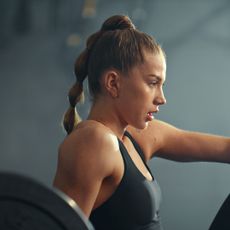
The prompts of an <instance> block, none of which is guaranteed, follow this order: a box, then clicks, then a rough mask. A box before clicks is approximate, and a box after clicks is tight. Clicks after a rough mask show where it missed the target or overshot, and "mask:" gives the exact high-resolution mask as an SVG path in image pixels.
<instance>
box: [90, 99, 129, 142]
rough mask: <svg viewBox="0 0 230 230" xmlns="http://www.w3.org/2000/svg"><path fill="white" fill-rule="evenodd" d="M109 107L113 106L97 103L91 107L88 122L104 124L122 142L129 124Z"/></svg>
mask: <svg viewBox="0 0 230 230" xmlns="http://www.w3.org/2000/svg"><path fill="white" fill-rule="evenodd" d="M108 105H111V103H105V102H103V101H98V102H95V103H94V104H93V105H92V107H91V110H90V113H89V116H88V118H87V120H95V121H98V122H100V123H102V124H103V125H105V126H106V127H108V128H109V129H110V130H111V131H112V132H113V133H114V135H116V136H117V137H118V138H119V139H120V140H122V139H123V136H124V132H125V130H126V128H127V124H126V123H125V122H123V121H122V119H121V118H120V116H119V113H118V112H117V111H116V109H115V108H114V107H113V106H108Z"/></svg>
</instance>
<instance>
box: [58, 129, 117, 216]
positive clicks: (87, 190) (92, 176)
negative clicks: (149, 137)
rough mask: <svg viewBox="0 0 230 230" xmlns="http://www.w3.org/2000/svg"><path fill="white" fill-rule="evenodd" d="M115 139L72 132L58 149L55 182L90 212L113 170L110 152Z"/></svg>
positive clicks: (83, 208)
mask: <svg viewBox="0 0 230 230" xmlns="http://www.w3.org/2000/svg"><path fill="white" fill-rule="evenodd" d="M113 145H114V143H112V142H111V140H110V139H109V138H106V137H105V136H103V135H100V136H99V135H96V134H95V133H94V134H91V137H90V139H89V137H88V134H86V135H84V133H83V132H81V136H80V135H76V136H74V135H73V136H72V137H70V138H69V139H68V140H66V143H64V145H62V147H61V148H60V151H59V159H58V168H57V173H56V176H55V180H54V186H55V187H57V188H58V189H60V190H62V191H63V192H64V193H66V194H67V195H68V196H70V197H71V198H72V199H74V200H75V201H76V202H77V204H78V205H79V207H80V208H81V209H82V211H83V212H84V213H85V214H86V215H87V216H89V215H90V213H91V210H92V208H93V205H94V203H95V201H96V198H97V195H98V193H99V191H100V187H101V184H102V181H103V179H104V178H106V177H108V176H110V175H111V174H112V172H113V167H114V164H113V162H112V161H111V158H110V157H108V155H109V154H108V153H109V152H111V150H112V149H113Z"/></svg>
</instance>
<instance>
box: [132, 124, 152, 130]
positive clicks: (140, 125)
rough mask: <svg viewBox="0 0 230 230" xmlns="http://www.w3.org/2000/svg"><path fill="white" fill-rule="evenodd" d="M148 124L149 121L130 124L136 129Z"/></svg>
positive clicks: (145, 126)
mask: <svg viewBox="0 0 230 230" xmlns="http://www.w3.org/2000/svg"><path fill="white" fill-rule="evenodd" d="M148 125H149V122H144V123H139V124H133V125H132V126H133V127H135V128H136V129H140V130H142V129H145V128H147V127H148Z"/></svg>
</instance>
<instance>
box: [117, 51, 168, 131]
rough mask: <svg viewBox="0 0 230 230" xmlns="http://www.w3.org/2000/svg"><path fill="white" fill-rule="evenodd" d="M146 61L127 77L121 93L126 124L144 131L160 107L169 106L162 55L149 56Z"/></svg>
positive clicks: (121, 111) (121, 109)
mask: <svg viewBox="0 0 230 230" xmlns="http://www.w3.org/2000/svg"><path fill="white" fill-rule="evenodd" d="M144 57H145V59H144V60H145V61H144V63H143V64H140V65H138V66H136V67H134V68H132V69H131V70H130V72H129V74H128V76H123V77H122V80H121V88H120V92H119V108H120V109H119V110H120V115H121V119H122V120H123V122H124V124H129V125H132V126H133V127H136V128H138V129H143V128H145V127H146V126H147V125H148V122H149V121H151V120H152V119H154V117H153V114H154V113H156V112H158V111H159V106H160V105H163V104H165V103H166V99H165V97H164V93H163V84H164V82H165V78H166V62H165V58H164V56H163V55H162V54H153V53H149V52H145V55H144Z"/></svg>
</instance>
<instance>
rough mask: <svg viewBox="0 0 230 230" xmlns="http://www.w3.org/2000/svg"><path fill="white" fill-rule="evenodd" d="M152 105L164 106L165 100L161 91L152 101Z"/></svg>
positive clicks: (161, 90)
mask: <svg viewBox="0 0 230 230" xmlns="http://www.w3.org/2000/svg"><path fill="white" fill-rule="evenodd" d="M154 104H156V105H164V104H166V98H165V95H164V92H163V89H160V90H159V93H158V94H157V95H156V97H155V99H154Z"/></svg>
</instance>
